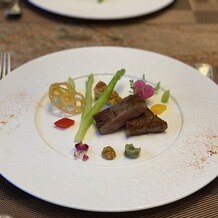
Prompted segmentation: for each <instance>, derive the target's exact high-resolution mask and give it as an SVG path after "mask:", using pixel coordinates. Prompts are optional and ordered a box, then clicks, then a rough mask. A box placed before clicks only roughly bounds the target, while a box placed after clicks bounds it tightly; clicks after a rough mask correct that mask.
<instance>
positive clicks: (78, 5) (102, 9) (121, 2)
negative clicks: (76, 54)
mask: <svg viewBox="0 0 218 218" xmlns="http://www.w3.org/2000/svg"><path fill="white" fill-rule="evenodd" d="M173 1H174V0H155V1H154V0H129V1H128V2H127V1H126V0H105V2H103V3H97V0H52V1H51V0H29V2H30V3H31V4H33V5H35V6H37V7H39V8H41V9H43V10H46V11H48V12H52V13H55V14H59V15H63V16H68V17H76V18H84V19H97V20H113V19H125V18H132V17H137V16H142V15H146V14H150V13H152V12H155V11H158V10H160V9H162V8H164V7H166V6H168V5H169V4H171V3H172V2H173Z"/></svg>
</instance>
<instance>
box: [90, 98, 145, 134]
mask: <svg viewBox="0 0 218 218" xmlns="http://www.w3.org/2000/svg"><path fill="white" fill-rule="evenodd" d="M145 109H146V103H145V101H144V100H143V99H142V98H141V97H139V96H137V95H129V96H128V97H126V98H124V99H122V100H121V101H120V102H119V103H118V104H116V105H114V106H111V107H109V108H106V109H105V110H103V111H101V112H99V113H97V114H95V115H94V116H93V118H94V120H95V122H96V127H97V129H98V131H99V133H100V134H102V135H103V134H108V133H112V132H115V131H116V130H118V129H120V128H121V127H123V126H125V124H126V122H127V121H128V120H130V119H132V118H134V117H137V116H139V115H140V114H141V113H143V112H144V111H145Z"/></svg>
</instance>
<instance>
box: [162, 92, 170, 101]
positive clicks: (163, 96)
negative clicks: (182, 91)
mask: <svg viewBox="0 0 218 218" xmlns="http://www.w3.org/2000/svg"><path fill="white" fill-rule="evenodd" d="M169 98H170V90H167V91H165V92H164V93H163V95H162V97H161V102H162V103H167V102H168V101H169Z"/></svg>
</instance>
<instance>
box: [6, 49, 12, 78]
mask: <svg viewBox="0 0 218 218" xmlns="http://www.w3.org/2000/svg"><path fill="white" fill-rule="evenodd" d="M5 62H6V63H5V75H8V74H9V73H10V72H11V55H10V53H9V52H6V53H5Z"/></svg>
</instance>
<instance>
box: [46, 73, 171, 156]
mask: <svg viewBox="0 0 218 218" xmlns="http://www.w3.org/2000/svg"><path fill="white" fill-rule="evenodd" d="M124 74H125V70H124V69H122V70H119V71H117V72H116V74H115V75H114V76H113V77H112V79H111V80H110V82H109V83H108V84H106V83H105V82H104V81H98V82H97V83H96V84H95V85H93V83H94V75H93V74H91V75H89V76H88V78H87V81H86V90H85V93H84V94H83V93H80V92H78V91H77V90H76V86H75V83H74V80H73V79H72V78H68V81H67V82H60V83H54V84H51V85H50V87H49V99H50V102H51V104H52V105H53V107H55V108H57V109H58V110H61V111H62V112H64V113H65V114H66V115H67V116H66V117H62V118H61V119H59V120H57V121H56V122H55V123H54V125H55V126H56V127H58V128H61V129H64V128H69V127H70V126H72V125H74V120H73V116H74V115H78V114H81V121H80V124H79V129H78V131H77V133H76V135H75V138H74V141H75V143H76V144H75V150H74V156H75V157H76V158H81V159H82V160H88V159H89V156H88V155H87V152H88V148H89V145H88V144H85V143H83V140H84V138H85V135H86V132H87V130H88V129H89V127H90V126H91V125H95V127H96V129H97V130H98V132H99V134H100V135H102V136H101V137H103V135H106V134H112V133H114V132H116V131H118V130H121V129H124V131H125V134H126V137H133V136H135V135H142V134H148V133H163V132H165V130H166V129H167V128H168V124H167V121H165V120H163V119H161V118H160V117H159V114H161V113H163V112H164V111H166V110H167V102H168V100H169V96H170V92H169V90H167V91H165V92H164V93H163V95H162V98H161V102H160V103H158V104H155V105H153V106H152V107H151V108H149V107H148V106H147V103H146V102H147V99H149V98H151V97H152V96H153V95H155V93H157V92H158V90H159V89H160V82H159V83H157V84H156V86H155V87H153V86H152V85H150V84H148V83H147V82H146V80H145V76H144V75H143V76H142V79H138V80H136V81H134V80H133V79H131V80H130V81H129V88H130V92H131V93H130V94H128V95H126V96H124V97H123V98H122V97H121V96H120V95H119V93H118V92H117V91H116V90H115V86H116V84H117V83H118V81H119V80H120V79H122V77H123V75H124ZM93 86H94V87H93ZM92 93H94V97H93V96H92ZM103 108H104V109H103ZM154 137H155V136H154ZM140 151H141V148H140V147H139V148H137V145H136V147H135V145H133V144H126V146H125V151H124V155H125V156H126V157H127V158H131V159H135V158H137V157H138V156H139V155H140ZM102 157H103V158H104V159H106V160H113V159H115V158H116V151H115V150H114V149H113V147H112V146H106V147H104V148H103V150H102Z"/></svg>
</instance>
